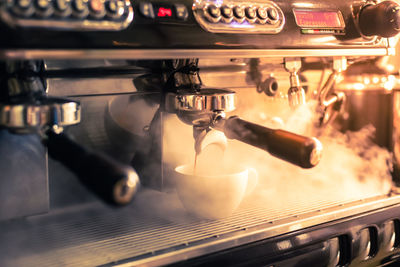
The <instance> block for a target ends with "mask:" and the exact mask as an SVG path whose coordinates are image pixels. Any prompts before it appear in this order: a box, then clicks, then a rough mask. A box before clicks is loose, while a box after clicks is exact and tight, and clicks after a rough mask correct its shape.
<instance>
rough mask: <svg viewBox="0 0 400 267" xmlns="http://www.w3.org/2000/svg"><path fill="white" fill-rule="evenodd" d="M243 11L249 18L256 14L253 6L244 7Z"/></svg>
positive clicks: (251, 18)
mask: <svg viewBox="0 0 400 267" xmlns="http://www.w3.org/2000/svg"><path fill="white" fill-rule="evenodd" d="M245 13H246V17H247V18H248V19H249V20H253V19H255V18H256V16H257V13H256V9H255V8H254V7H246V9H245Z"/></svg>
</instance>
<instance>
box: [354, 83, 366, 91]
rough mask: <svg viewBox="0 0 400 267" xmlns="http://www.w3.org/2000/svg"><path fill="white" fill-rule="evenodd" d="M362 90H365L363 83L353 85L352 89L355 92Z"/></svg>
mask: <svg viewBox="0 0 400 267" xmlns="http://www.w3.org/2000/svg"><path fill="white" fill-rule="evenodd" d="M364 88H365V85H364V84H363V83H355V84H353V89H355V90H363V89H364Z"/></svg>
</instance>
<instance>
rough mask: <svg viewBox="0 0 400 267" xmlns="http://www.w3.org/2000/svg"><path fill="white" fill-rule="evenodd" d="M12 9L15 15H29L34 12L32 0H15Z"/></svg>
mask: <svg viewBox="0 0 400 267" xmlns="http://www.w3.org/2000/svg"><path fill="white" fill-rule="evenodd" d="M12 10H13V12H14V13H15V14H17V15H20V16H23V17H29V16H31V15H33V13H34V12H35V9H34V8H33V0H16V1H15V5H14V6H13V7H12Z"/></svg>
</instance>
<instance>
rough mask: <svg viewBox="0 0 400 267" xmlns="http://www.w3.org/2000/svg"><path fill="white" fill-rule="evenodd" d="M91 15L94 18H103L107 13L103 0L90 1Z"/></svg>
mask: <svg viewBox="0 0 400 267" xmlns="http://www.w3.org/2000/svg"><path fill="white" fill-rule="evenodd" d="M89 9H90V15H91V16H92V17H94V18H97V19H99V18H102V17H104V15H105V7H104V1H103V0H90V2H89Z"/></svg>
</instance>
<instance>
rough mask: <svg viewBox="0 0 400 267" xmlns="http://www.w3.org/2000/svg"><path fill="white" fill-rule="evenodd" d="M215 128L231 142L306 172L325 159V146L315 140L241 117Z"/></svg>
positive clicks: (220, 121) (222, 120)
mask: <svg viewBox="0 0 400 267" xmlns="http://www.w3.org/2000/svg"><path fill="white" fill-rule="evenodd" d="M213 127H214V128H216V129H218V130H221V131H223V132H224V133H225V135H226V136H227V137H228V138H230V139H236V140H239V141H242V142H244V143H246V144H249V145H252V146H255V147H258V148H260V149H263V150H265V151H267V152H269V153H270V154H271V155H273V156H275V157H277V158H280V159H282V160H285V161H288V162H290V163H292V164H295V165H297V166H300V167H302V168H312V167H314V166H316V165H317V164H318V163H319V161H320V159H321V155H322V144H321V142H320V141H319V140H318V139H316V138H314V137H313V138H310V137H306V136H301V135H298V134H295V133H291V132H288V131H284V130H280V129H276V130H275V129H270V128H267V127H264V126H261V125H258V124H255V123H251V122H248V121H245V120H242V119H240V118H239V117H237V116H232V117H229V118H228V119H219V120H216V121H215V123H214V126H213Z"/></svg>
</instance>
